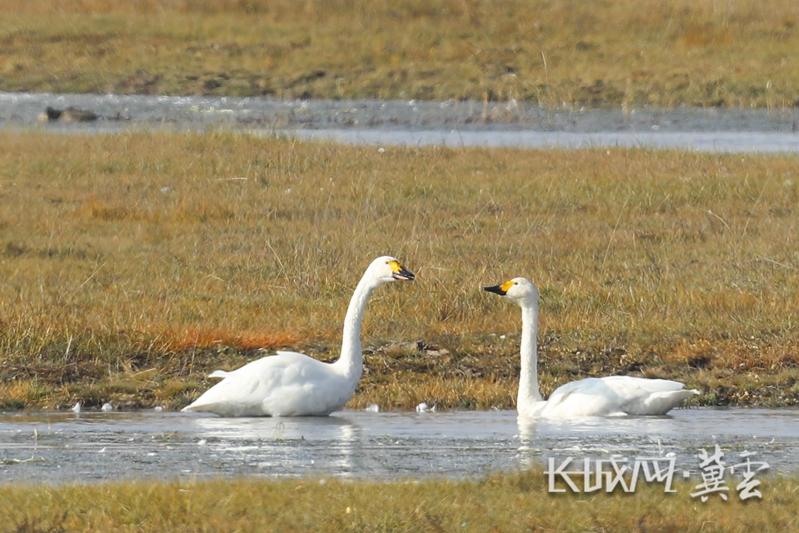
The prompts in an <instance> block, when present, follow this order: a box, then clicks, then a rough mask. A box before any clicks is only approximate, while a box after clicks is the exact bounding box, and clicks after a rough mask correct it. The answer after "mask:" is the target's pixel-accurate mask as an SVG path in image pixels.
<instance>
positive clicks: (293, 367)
mask: <svg viewBox="0 0 799 533" xmlns="http://www.w3.org/2000/svg"><path fill="white" fill-rule="evenodd" d="M413 279H414V274H413V273H412V272H410V271H408V270H407V269H406V268H405V267H403V266H402V265H401V264H400V262H399V261H397V259H395V258H393V257H388V256H384V257H378V258H377V259H375V260H374V261H372V263H371V264H370V265H369V267H368V268H367V269H366V272H365V273H364V275H363V277H362V278H361V281H360V282H358V285H357V287H356V288H355V292H354V294H353V295H352V299H351V300H350V303H349V306H348V308H347V314H346V317H345V318H344V333H343V339H342V342H341V356H340V357H339V359H338V360H337V361H336V362H334V363H323V362H321V361H317V360H316V359H312V358H311V357H308V356H307V355H303V354H301V353H296V352H286V351H278V352H277V355H272V356H267V357H263V358H261V359H258V360H256V361H253V362H251V363H248V364H246V365H244V366H242V367H241V368H238V369H236V370H233V371H230V372H225V371H223V370H217V371H215V372H213V373H212V374H211V375H210V377H214V378H221V379H222V381H220V382H219V383H217V384H216V385H214V386H213V387H211V388H210V389H208V390H207V391H206V392H205V393H204V394H203V395H201V396H200V397H199V398H198V399H197V400H195V401H194V402H193V403H192V404H190V405H189V406H187V407H185V408H184V409H183V411H201V412H210V413H215V414H217V415H221V416H326V415H329V414H330V413H332V412H333V411H336V410H338V409H341V408H342V407H343V406H344V404H346V403H347V401H349V399H350V398H351V397H352V395H353V394H354V392H355V387H356V386H357V384H358V380H359V379H360V378H361V373H362V371H363V356H362V353H361V340H360V332H361V322H362V320H363V313H364V311H365V308H366V302H367V300H368V298H369V296H370V295H371V293H372V291H373V290H374V289H376V288H377V287H379V286H381V285H384V284H386V283H391V282H394V281H412V280H413ZM485 290H487V291H490V292H494V293H496V294H499V295H501V296H504V297H507V298H509V299H511V300H512V301H514V302H516V303H517V304H519V305H520V306H521V308H522V324H523V329H522V346H521V357H522V367H521V380H520V382H519V394H518V398H517V410H518V412H519V415H520V416H543V417H553V418H573V417H581V416H613V415H625V414H627V415H660V414H664V413H666V412H667V411H668V410H669V409H671V408H672V407H675V406H676V405H678V404H679V403H680V402H681V401H682V400H684V399H685V398H687V397H689V396H691V395H693V394H698V392H697V391H689V390H684V389H683V384H682V383H678V382H676V381H667V380H662V379H644V378H633V377H627V376H612V377H606V378H588V379H583V380H580V381H574V382H572V383H568V384H566V385H563V386H561V387H559V388H558V389H556V390H555V392H553V393H552V395H551V396H550V398H549V401H544V400H543V399H542V398H541V394H540V393H539V391H538V371H537V349H536V334H537V330H538V289H536V287H535V285H533V284H532V283H531V282H530V281H528V280H526V279H524V278H514V279H512V280H510V281H507V282H505V283H503V284H501V285H496V286H493V287H486V288H485Z"/></svg>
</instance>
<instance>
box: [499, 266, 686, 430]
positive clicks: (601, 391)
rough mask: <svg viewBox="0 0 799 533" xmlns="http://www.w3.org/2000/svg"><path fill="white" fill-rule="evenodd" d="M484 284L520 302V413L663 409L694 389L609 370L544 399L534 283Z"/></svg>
mask: <svg viewBox="0 0 799 533" xmlns="http://www.w3.org/2000/svg"><path fill="white" fill-rule="evenodd" d="M484 290H486V291H488V292H493V293H495V294H499V295H500V296H505V297H506V298H509V299H511V300H512V301H514V302H515V303H517V304H518V305H519V306H520V307H521V308H522V341H521V362H522V365H521V366H522V368H521V377H520V380H519V393H518V396H517V397H516V409H517V411H518V413H519V415H520V416H529V417H539V416H540V417H547V418H577V417H584V416H618V415H663V414H666V412H668V411H669V410H670V409H671V408H672V407H676V406H677V405H679V404H680V402H682V401H683V400H685V399H686V398H689V397H691V396H693V395H695V394H699V391H696V390H687V389H685V388H684V387H685V386H684V385H683V384H682V383H679V382H677V381H669V380H666V379H646V378H634V377H630V376H610V377H604V378H586V379H581V380H579V381H572V382H571V383H567V384H565V385H561V386H560V387H558V388H557V389H555V391H554V392H553V393H552V394H551V395H550V396H549V400H546V401H545V400H543V399H542V398H541V393H540V392H539V391H538V350H537V345H536V335H537V334H538V288H537V287H536V286H535V285H534V284H533V283H532V282H531V281H529V280H527V279H525V278H513V279H512V280H510V281H506V282H505V283H503V284H501V285H494V286H492V287H484Z"/></svg>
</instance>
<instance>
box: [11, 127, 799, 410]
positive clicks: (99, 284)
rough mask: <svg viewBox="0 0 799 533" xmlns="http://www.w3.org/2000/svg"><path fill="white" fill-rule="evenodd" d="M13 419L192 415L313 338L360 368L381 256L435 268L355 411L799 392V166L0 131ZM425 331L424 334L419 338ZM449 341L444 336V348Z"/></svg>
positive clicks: (405, 305) (386, 344) (375, 360)
mask: <svg viewBox="0 0 799 533" xmlns="http://www.w3.org/2000/svg"><path fill="white" fill-rule="evenodd" d="M0 145H2V146H3V150H2V151H0V229H1V230H2V231H0V236H1V237H0V239H2V240H1V241H0V280H2V283H0V407H2V408H21V407H40V408H42V407H43V408H58V407H65V406H68V405H71V404H72V403H74V402H75V401H77V400H80V401H82V402H84V404H86V405H89V406H97V405H99V404H101V403H102V402H104V401H109V400H110V401H112V402H114V403H116V404H118V405H122V406H128V407H135V406H152V405H166V406H168V407H179V406H182V405H185V404H186V403H187V402H188V401H189V399H191V398H193V397H195V396H196V395H197V394H198V392H199V391H200V390H202V389H203V388H204V387H206V386H207V385H208V382H207V381H206V380H205V378H204V376H205V374H207V373H208V372H209V371H211V370H213V369H216V368H225V369H229V368H233V367H235V366H237V365H240V364H242V363H243V362H245V361H247V360H250V359H252V358H255V357H258V356H260V354H261V352H260V351H259V349H261V348H265V349H267V350H268V349H273V348H281V347H282V348H292V349H298V350H304V351H306V352H307V353H309V354H312V355H314V356H316V357H318V358H320V359H324V360H330V359H332V358H335V357H337V355H338V352H337V349H338V343H339V342H340V341H339V338H340V324H341V321H342V320H343V315H344V310H345V308H346V305H347V302H348V300H349V297H350V294H351V291H352V290H353V288H354V285H355V283H356V282H357V280H358V279H359V277H360V275H361V273H362V271H363V269H364V268H365V267H366V265H367V264H368V263H369V261H370V260H371V258H373V257H375V256H377V255H381V254H385V253H390V254H393V255H396V256H397V257H400V258H401V259H402V260H403V261H404V262H405V263H406V265H407V266H408V267H409V268H410V269H412V270H414V271H415V272H416V273H417V276H418V279H417V282H416V283H414V284H395V285H392V286H388V287H385V288H383V289H381V290H380V292H379V293H378V294H376V295H375V297H374V299H373V301H372V302H371V304H370V306H369V309H368V313H367V317H366V322H365V324H364V328H365V329H364V347H365V348H366V373H365V375H364V379H363V381H362V383H361V387H360V390H359V392H358V394H357V395H356V397H355V398H354V399H353V401H352V404H351V405H352V406H353V407H360V406H363V405H365V404H367V403H372V402H376V403H378V404H380V405H381V406H382V407H383V408H392V407H393V408H408V407H412V406H414V405H416V404H417V403H418V402H420V401H426V402H428V403H435V404H438V405H439V406H440V407H459V408H489V407H493V406H498V407H512V405H513V401H514V398H515V388H516V377H517V375H518V342H519V335H518V332H519V327H520V326H519V322H520V318H519V311H518V309H517V308H515V307H514V306H511V305H509V304H507V303H506V302H503V301H501V300H500V299H499V298H496V297H495V296H492V295H489V294H486V293H484V292H482V291H480V290H479V288H480V286H481V285H485V284H489V283H496V282H499V281H503V280H504V279H507V278H508V277H511V276H515V275H525V276H528V277H530V278H532V279H534V280H535V281H536V282H537V283H538V284H539V286H540V287H541V289H542V321H543V322H542V329H541V332H540V344H541V352H542V353H541V357H542V362H541V370H542V376H541V380H542V389H543V392H544V393H549V392H550V391H551V390H552V389H553V388H554V387H555V386H556V385H558V384H560V383H563V382H565V381H568V380H571V379H575V378H577V377H584V376H586V375H603V374H610V373H615V372H620V373H625V374H631V375H644V376H648V377H667V378H672V379H681V380H683V381H685V382H686V383H687V384H688V385H689V386H692V387H697V388H700V389H702V390H703V391H704V392H705V393H704V394H703V395H702V397H701V398H700V399H699V400H698V402H700V403H704V404H710V405H726V404H742V405H795V404H797V403H799V380H798V378H799V349H797V347H798V346H799V328H798V327H797V320H796V317H797V316H799V276H797V268H799V252H797V250H799V246H798V244H799V243H797V240H798V239H799V237H797V236H798V235H799V227H798V226H799V212H798V211H797V205H799V203H798V202H799V181H798V178H797V176H799V158H796V157H793V156H770V157H761V156H741V155H702V154H689V153H678V152H655V151H645V150H610V151H605V150H589V151H577V152H560V151H515V150H490V151H486V150H452V149H393V148H389V149H387V150H385V152H382V153H381V152H379V151H378V150H376V149H374V148H371V147H364V148H356V147H345V146H336V145H326V144H311V143H308V144H306V143H300V142H295V141H291V140H280V139H262V138H255V137H249V136H245V135H236V134H230V133H222V132H220V133H209V134H203V135H199V134H197V135H194V134H171V133H132V134H123V135H111V136H94V137H93V136H86V137H84V136H64V135H48V134H43V133H36V132H30V133H23V134H13V133H0ZM420 341H421V342H420ZM442 349H443V350H442Z"/></svg>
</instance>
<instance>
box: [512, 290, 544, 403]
mask: <svg viewBox="0 0 799 533" xmlns="http://www.w3.org/2000/svg"><path fill="white" fill-rule="evenodd" d="M537 336H538V302H533V303H525V304H524V305H522V346H521V356H522V371H521V376H520V377H519V394H518V396H517V397H516V406H517V409H519V410H522V406H526V405H531V404H533V403H535V402H540V401H541V400H542V398H541V393H540V392H539V391H538V344H537V339H536V338H537Z"/></svg>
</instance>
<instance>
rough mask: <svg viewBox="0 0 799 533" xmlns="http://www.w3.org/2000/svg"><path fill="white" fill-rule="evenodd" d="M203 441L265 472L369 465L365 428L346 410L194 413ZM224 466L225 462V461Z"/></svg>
mask: <svg viewBox="0 0 799 533" xmlns="http://www.w3.org/2000/svg"><path fill="white" fill-rule="evenodd" d="M192 423H193V425H194V426H195V428H196V429H197V433H196V436H197V438H198V439H200V442H203V441H204V443H203V444H204V446H207V447H208V450H209V452H211V453H212V454H213V456H212V457H214V456H215V458H216V459H217V460H219V461H220V462H221V463H222V464H223V465H224V464H225V463H228V462H229V461H242V462H243V464H246V465H247V466H249V467H250V468H252V467H256V468H257V470H256V471H255V472H252V473H256V474H263V475H285V474H287V473H288V474H289V475H292V474H297V475H302V474H335V475H336V476H339V477H349V476H352V475H353V474H354V473H356V472H358V471H361V470H362V469H363V467H362V465H361V464H360V462H361V460H362V455H363V454H362V450H361V448H362V447H363V439H362V430H361V428H360V426H358V425H357V424H356V423H354V422H353V421H351V420H349V419H348V418H346V417H344V416H336V415H334V416H329V417H284V418H281V417H277V418H272V417H257V418H256V417H253V418H218V417H205V416H202V417H192ZM220 466H221V465H220Z"/></svg>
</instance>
